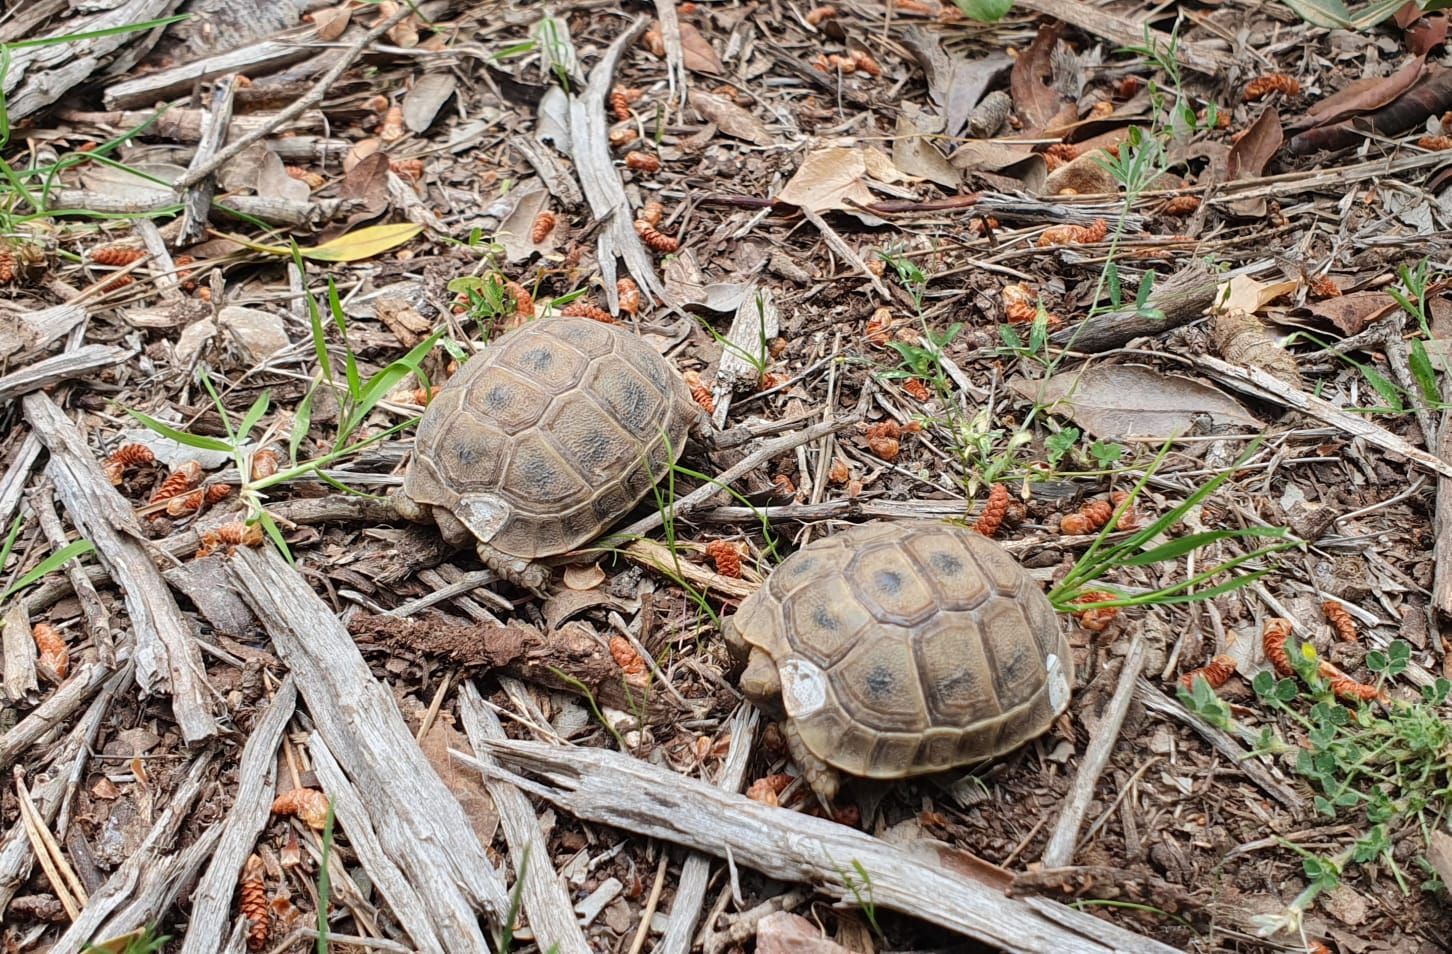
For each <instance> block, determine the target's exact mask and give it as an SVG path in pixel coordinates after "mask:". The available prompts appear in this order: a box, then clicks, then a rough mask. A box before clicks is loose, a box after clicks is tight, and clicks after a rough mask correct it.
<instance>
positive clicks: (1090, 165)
mask: <svg viewBox="0 0 1452 954" xmlns="http://www.w3.org/2000/svg"><path fill="white" fill-rule="evenodd" d="M1176 184H1177V185H1178V183H1176ZM1065 189H1072V190H1073V194H1074V195H1095V194H1100V195H1102V194H1117V193H1118V191H1119V185H1118V183H1116V182H1115V181H1114V176H1113V175H1112V174H1111V173H1110V172H1109V170H1108V169H1107V168H1105V165H1104V156H1103V155H1102V154H1100V153H1099V151H1098V150H1095V151H1093V152H1086V153H1084V154H1082V155H1079V156H1075V157H1074V158H1073V159H1071V160H1070V161H1068V162H1066V163H1064V164H1063V165H1062V166H1060V167H1059V168H1057V169H1055V170H1054V171H1053V172H1051V173H1049V176H1048V178H1047V179H1045V180H1044V184H1043V186H1042V187H1040V189H1039V193H1038V194H1039V195H1058V194H1059V193H1061V192H1063V191H1064V190H1065Z"/></svg>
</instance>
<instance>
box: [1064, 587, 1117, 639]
mask: <svg viewBox="0 0 1452 954" xmlns="http://www.w3.org/2000/svg"><path fill="white" fill-rule="evenodd" d="M1118 598H1119V597H1117V596H1115V595H1114V594H1113V593H1106V592H1104V591H1103V590H1091V591H1090V592H1088V593H1083V594H1081V595H1080V596H1079V597H1078V598H1077V599H1074V600H1072V601H1071V602H1073V603H1075V604H1084V603H1104V602H1107V601H1109V600H1114V599H1118ZM1118 615H1119V607H1117V606H1100V607H1095V608H1094V609H1085V610H1079V611H1077V612H1075V613H1074V618H1075V619H1077V620H1078V621H1079V625H1080V626H1081V627H1083V628H1084V629H1086V630H1088V631H1089V632H1091V633H1102V632H1104V631H1105V630H1106V629H1108V628H1109V624H1110V623H1111V622H1113V621H1114V617H1116V616H1118Z"/></svg>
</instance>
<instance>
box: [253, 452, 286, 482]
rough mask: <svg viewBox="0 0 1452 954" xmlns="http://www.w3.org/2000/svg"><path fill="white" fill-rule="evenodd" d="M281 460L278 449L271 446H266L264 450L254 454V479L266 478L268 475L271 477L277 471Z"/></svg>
mask: <svg viewBox="0 0 1452 954" xmlns="http://www.w3.org/2000/svg"><path fill="white" fill-rule="evenodd" d="M279 460H280V458H279V456H278V453H277V451H275V450H273V449H272V448H270V447H264V448H263V449H262V450H260V451H258V452H257V453H255V454H253V455H252V479H253V480H265V479H267V478H268V477H271V476H272V475H273V474H275V473H277V465H278V462H279Z"/></svg>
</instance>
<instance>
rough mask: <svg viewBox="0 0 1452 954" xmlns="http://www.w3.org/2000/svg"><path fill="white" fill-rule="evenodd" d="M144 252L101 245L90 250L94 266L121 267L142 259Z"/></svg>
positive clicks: (122, 246)
mask: <svg viewBox="0 0 1452 954" xmlns="http://www.w3.org/2000/svg"><path fill="white" fill-rule="evenodd" d="M145 255H146V252H144V251H142V250H141V249H139V248H131V247H130V246H127V245H102V246H101V247H100V248H93V249H91V261H92V262H93V263H95V264H96V265H111V266H117V267H119V266H122V265H130V264H131V263H132V262H135V261H138V260H140V259H141V258H144V257H145Z"/></svg>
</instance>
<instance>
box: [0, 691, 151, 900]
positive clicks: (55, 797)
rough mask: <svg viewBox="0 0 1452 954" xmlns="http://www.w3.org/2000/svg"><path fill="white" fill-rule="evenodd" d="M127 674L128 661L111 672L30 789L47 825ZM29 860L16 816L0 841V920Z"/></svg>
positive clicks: (76, 780) (75, 780) (86, 760)
mask: <svg viewBox="0 0 1452 954" xmlns="http://www.w3.org/2000/svg"><path fill="white" fill-rule="evenodd" d="M131 676H132V667H131V666H129V665H128V666H126V667H125V668H124V669H122V670H121V671H119V672H116V673H114V674H112V675H111V677H110V678H109V679H108V680H107V681H106V684H105V686H104V687H103V688H102V689H101V691H100V693H98V694H97V695H96V698H95V699H94V700H92V702H91V705H90V707H89V708H88V709H87V710H86V712H85V714H84V715H83V716H81V718H80V719H79V720H78V721H77V722H76V725H75V727H74V728H72V729H71V731H70V735H68V736H67V737H66V739H65V741H64V742H63V743H62V744H61V745H60V746H59V752H58V754H57V755H56V757H55V759H54V760H53V761H52V762H51V763H50V770H49V773H48V774H49V776H50V777H49V778H48V779H45V780H44V781H41V782H38V783H37V784H36V786H35V787H34V788H33V789H32V790H31V793H30V796H31V799H32V801H34V802H35V806H36V809H37V810H38V811H39V813H40V817H41V818H42V819H43V820H44V821H45V823H46V824H47V825H49V824H51V823H52V822H53V821H55V819H56V816H57V815H58V814H60V812H61V809H62V807H63V806H64V805H65V803H66V800H67V799H68V798H69V796H70V793H72V792H74V791H75V788H76V786H77V785H79V784H80V781H81V778H82V776H83V775H84V774H85V770H86V766H87V765H89V764H90V754H91V753H92V752H93V751H95V748H96V736H97V734H98V733H99V732H100V731H101V723H102V722H103V721H105V716H106V713H107V712H108V711H109V710H110V707H111V703H112V702H113V701H114V700H115V698H116V695H117V693H119V692H120V691H121V689H122V687H124V686H126V685H127V684H128V683H129V682H130V681H131ZM6 741H7V742H8V741H9V740H8V739H6ZM0 767H3V763H0ZM31 861H32V851H31V847H30V838H29V837H28V836H27V835H26V832H25V823H24V821H23V820H21V819H18V818H17V819H16V821H15V824H14V826H13V827H12V828H11V829H10V831H9V832H8V833H7V834H6V835H5V838H4V840H3V841H0V921H3V920H4V917H5V909H6V907H8V906H9V904H10V902H11V900H12V899H13V898H14V897H15V894H16V892H17V891H19V890H20V887H21V886H22V885H23V884H25V881H26V879H27V878H28V877H29V876H30V865H31Z"/></svg>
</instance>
